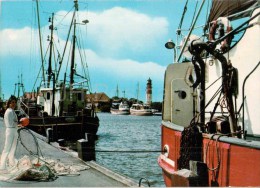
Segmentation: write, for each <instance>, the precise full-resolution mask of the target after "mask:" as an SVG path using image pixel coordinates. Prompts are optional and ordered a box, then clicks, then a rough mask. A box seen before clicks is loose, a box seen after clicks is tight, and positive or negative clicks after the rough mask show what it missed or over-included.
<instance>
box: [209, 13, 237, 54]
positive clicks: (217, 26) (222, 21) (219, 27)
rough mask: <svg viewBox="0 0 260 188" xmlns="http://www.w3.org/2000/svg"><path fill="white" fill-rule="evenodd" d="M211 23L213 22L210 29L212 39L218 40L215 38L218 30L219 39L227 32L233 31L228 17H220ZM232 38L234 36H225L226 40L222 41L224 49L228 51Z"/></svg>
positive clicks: (221, 47) (221, 46) (222, 48)
mask: <svg viewBox="0 0 260 188" xmlns="http://www.w3.org/2000/svg"><path fill="white" fill-rule="evenodd" d="M211 23H212V25H211V27H210V30H209V40H210V41H215V40H216V38H215V35H216V31H218V39H220V38H221V37H223V36H224V35H225V34H226V33H229V32H230V31H232V26H231V23H230V21H229V20H228V18H227V17H219V18H218V19H217V20H214V21H213V22H211ZM232 39H233V36H232V37H227V38H225V40H223V41H221V45H220V49H221V50H222V51H226V50H227V49H228V48H229V46H230V44H231V42H232Z"/></svg>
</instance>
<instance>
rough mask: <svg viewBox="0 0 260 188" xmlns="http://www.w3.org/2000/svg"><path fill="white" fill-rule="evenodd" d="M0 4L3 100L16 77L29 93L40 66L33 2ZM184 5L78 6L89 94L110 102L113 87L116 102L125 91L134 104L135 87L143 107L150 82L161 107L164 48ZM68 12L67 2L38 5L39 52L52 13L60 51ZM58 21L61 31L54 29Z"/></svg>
mask: <svg viewBox="0 0 260 188" xmlns="http://www.w3.org/2000/svg"><path fill="white" fill-rule="evenodd" d="M0 2H1V13H0V14H1V15H0V16H1V17H0V49H1V50H0V70H1V83H2V93H3V94H4V96H5V98H8V97H9V96H10V95H11V94H13V93H14V89H15V83H17V82H18V75H21V73H22V74H23V78H22V79H23V83H24V87H25V90H26V91H31V90H32V88H33V85H34V81H35V79H36V77H37V74H38V72H39V69H40V64H41V63H40V54H39V49H38V48H39V47H38V38H37V37H38V33H37V32H38V31H37V22H36V15H35V10H36V4H35V1H31V0H26V1H25V0H14V1H9V0H8V1H7V0H6V1H5V0H4V1H3V0H2V1H1V0H0ZM185 2H186V1H184V0H120V1H119V0H79V10H80V12H79V15H80V16H79V18H80V19H82V20H84V19H88V20H89V23H88V25H87V26H79V27H80V28H81V30H82V32H83V36H84V37H83V38H84V44H85V52H86V59H87V62H88V68H89V73H90V79H91V86H92V92H105V93H106V94H107V95H108V96H109V97H112V96H114V95H115V93H116V87H117V85H118V87H119V96H120V97H122V96H123V93H122V91H123V90H125V92H126V93H125V96H126V97H127V98H132V97H133V98H136V93H137V92H136V90H137V85H138V83H139V99H140V100H143V101H145V87H146V82H147V79H148V78H151V79H152V84H153V101H162V98H163V79H164V71H165V69H166V67H167V65H168V64H170V63H172V62H173V51H171V50H168V49H166V48H165V47H164V45H165V43H166V42H167V41H168V40H169V38H172V39H175V38H176V34H175V33H176V30H177V28H178V25H179V22H180V19H181V15H182V12H183V8H184V4H185ZM196 2H197V1H196V0H192V1H190V2H189V5H190V7H195V4H196ZM198 2H201V0H199V1H198ZM199 4H200V3H199ZM72 8H73V1H72V0H56V1H54V0H52V1H51V0H48V1H47V0H45V1H40V15H41V27H42V33H43V41H44V48H45V49H46V46H47V43H46V38H47V35H49V34H50V32H49V30H48V25H49V23H48V17H50V15H51V13H52V12H54V13H55V23H56V24H57V25H58V26H57V31H55V36H56V37H57V38H59V43H58V44H57V45H58V46H60V47H62V46H63V45H64V41H65V39H66V33H67V28H66V27H67V25H68V24H67V25H66V23H69V20H68V21H67V22H66V20H65V19H67V17H69V14H71V13H69V14H68V11H70V10H71V9H72ZM193 11H194V8H193V9H188V11H187V15H186V17H185V20H184V27H185V26H186V27H189V26H190V20H191V17H192V16H193ZM66 14H68V15H67V16H66V18H65V19H63V17H64V15H66ZM61 20H63V21H64V22H65V25H64V24H60V23H61V22H60V21H61ZM186 20H187V21H189V22H188V24H186ZM185 24H186V25H185ZM58 36H59V37H58Z"/></svg>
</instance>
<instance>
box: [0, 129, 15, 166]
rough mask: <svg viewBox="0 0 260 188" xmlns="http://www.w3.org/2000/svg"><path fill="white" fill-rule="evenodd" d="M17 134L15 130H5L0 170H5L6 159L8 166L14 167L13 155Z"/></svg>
mask: <svg viewBox="0 0 260 188" xmlns="http://www.w3.org/2000/svg"><path fill="white" fill-rule="evenodd" d="M17 139H18V133H17V128H6V131H5V146H4V149H3V152H2V155H1V162H0V169H1V170H2V169H6V168H7V159H8V162H9V165H10V166H13V165H15V158H14V154H15V151H16V146H17Z"/></svg>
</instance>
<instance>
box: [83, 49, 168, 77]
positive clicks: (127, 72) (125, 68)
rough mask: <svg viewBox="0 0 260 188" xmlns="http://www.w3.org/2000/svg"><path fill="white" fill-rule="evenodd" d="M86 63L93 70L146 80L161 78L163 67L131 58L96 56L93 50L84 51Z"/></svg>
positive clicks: (115, 75) (114, 75)
mask: <svg viewBox="0 0 260 188" xmlns="http://www.w3.org/2000/svg"><path fill="white" fill-rule="evenodd" d="M86 54H87V59H88V64H89V66H90V67H91V68H92V69H93V70H100V71H103V72H104V74H108V75H109V74H111V75H113V77H118V78H126V79H132V80H146V79H148V78H149V77H152V78H153V79H155V80H160V81H162V80H163V75H164V71H165V68H166V67H164V66H161V65H159V64H156V63H154V62H138V61H134V60H131V59H122V60H116V59H111V58H104V57H100V56H98V55H97V54H96V53H95V52H93V51H91V50H88V51H87V52H86Z"/></svg>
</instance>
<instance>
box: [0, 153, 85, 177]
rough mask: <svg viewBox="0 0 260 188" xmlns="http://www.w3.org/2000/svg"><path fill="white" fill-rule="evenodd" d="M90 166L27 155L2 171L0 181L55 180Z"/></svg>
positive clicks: (73, 174)
mask: <svg viewBox="0 0 260 188" xmlns="http://www.w3.org/2000/svg"><path fill="white" fill-rule="evenodd" d="M89 168H90V167H89V166H86V165H75V164H64V163H62V162H60V161H59V160H54V159H44V158H40V159H39V158H31V157H29V156H27V155H25V156H23V157H22V158H21V159H19V160H18V161H17V164H16V165H15V166H13V167H10V168H9V169H8V170H7V171H6V172H5V173H0V181H1V180H2V181H7V180H8V181H10V180H18V181H54V180H55V179H56V178H57V177H58V176H78V175H80V171H83V170H87V169H89Z"/></svg>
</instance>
